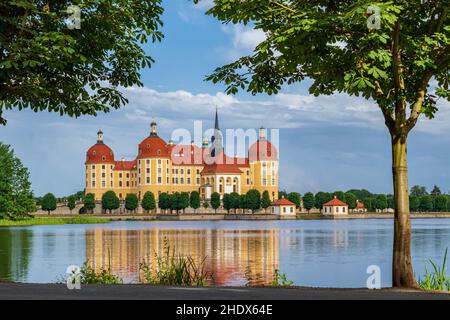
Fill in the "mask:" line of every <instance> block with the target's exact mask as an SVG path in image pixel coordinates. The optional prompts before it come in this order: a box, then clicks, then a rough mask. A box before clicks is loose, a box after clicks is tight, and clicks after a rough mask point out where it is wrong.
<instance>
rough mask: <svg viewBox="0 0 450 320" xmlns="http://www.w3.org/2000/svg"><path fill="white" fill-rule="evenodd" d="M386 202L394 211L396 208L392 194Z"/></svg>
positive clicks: (387, 197)
mask: <svg viewBox="0 0 450 320" xmlns="http://www.w3.org/2000/svg"><path fill="white" fill-rule="evenodd" d="M386 200H387V207H388V208H390V209H394V208H395V202H394V196H393V195H391V194H390V195H388V196H386Z"/></svg>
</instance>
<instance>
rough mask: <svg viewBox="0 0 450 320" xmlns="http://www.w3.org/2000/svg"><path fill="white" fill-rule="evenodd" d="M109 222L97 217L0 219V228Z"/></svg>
mask: <svg viewBox="0 0 450 320" xmlns="http://www.w3.org/2000/svg"><path fill="white" fill-rule="evenodd" d="M110 221H111V220H110V219H107V218H97V217H70V218H51V217H50V218H29V219H24V220H17V221H13V220H2V219H0V227H15V226H37V225H52V224H88V223H107V222H110Z"/></svg>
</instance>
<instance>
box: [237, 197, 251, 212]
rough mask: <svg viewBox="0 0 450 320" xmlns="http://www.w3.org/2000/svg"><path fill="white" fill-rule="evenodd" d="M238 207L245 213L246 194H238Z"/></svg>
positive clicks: (246, 206) (247, 206) (246, 205)
mask: <svg viewBox="0 0 450 320" xmlns="http://www.w3.org/2000/svg"><path fill="white" fill-rule="evenodd" d="M239 208H240V209H242V212H243V213H245V210H246V209H249V205H248V200H247V195H246V194H241V195H239Z"/></svg>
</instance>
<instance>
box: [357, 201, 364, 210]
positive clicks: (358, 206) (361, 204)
mask: <svg viewBox="0 0 450 320" xmlns="http://www.w3.org/2000/svg"><path fill="white" fill-rule="evenodd" d="M356 209H365V206H364V202H362V201H358V202H356Z"/></svg>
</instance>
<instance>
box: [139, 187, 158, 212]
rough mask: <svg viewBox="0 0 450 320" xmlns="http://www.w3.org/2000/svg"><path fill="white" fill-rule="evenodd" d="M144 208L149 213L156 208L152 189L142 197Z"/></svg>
mask: <svg viewBox="0 0 450 320" xmlns="http://www.w3.org/2000/svg"><path fill="white" fill-rule="evenodd" d="M141 206H142V209H144V210H145V211H146V212H147V213H149V212H150V210H155V208H156V201H155V195H154V193H153V192H151V191H147V192H146V193H144V197H143V198H142V202H141Z"/></svg>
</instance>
